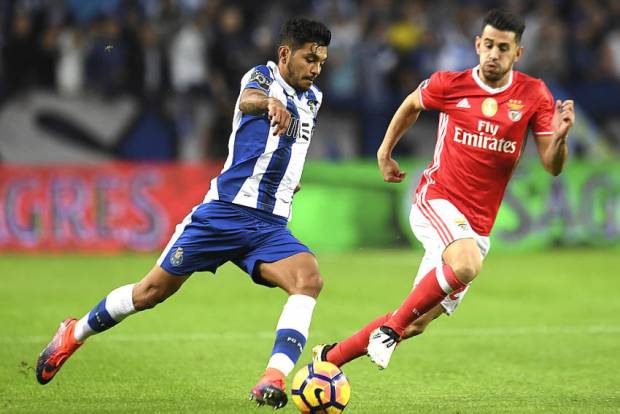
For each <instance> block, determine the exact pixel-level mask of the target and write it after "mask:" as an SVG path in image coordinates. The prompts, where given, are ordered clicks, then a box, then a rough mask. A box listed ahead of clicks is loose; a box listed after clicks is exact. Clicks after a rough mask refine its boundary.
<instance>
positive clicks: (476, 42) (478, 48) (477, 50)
mask: <svg viewBox="0 0 620 414" xmlns="http://www.w3.org/2000/svg"><path fill="white" fill-rule="evenodd" d="M474 43H475V45H476V54H477V55H478V56H480V44H481V43H482V38H481V37H480V36H476V41H475V42H474Z"/></svg>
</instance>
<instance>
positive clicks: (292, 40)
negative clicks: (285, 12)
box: [278, 17, 332, 50]
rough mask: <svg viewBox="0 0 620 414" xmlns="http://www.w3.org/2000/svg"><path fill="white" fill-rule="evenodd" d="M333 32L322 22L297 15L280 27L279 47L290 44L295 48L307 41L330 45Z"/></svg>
mask: <svg viewBox="0 0 620 414" xmlns="http://www.w3.org/2000/svg"><path fill="white" fill-rule="evenodd" d="M331 39H332V32H330V31H329V29H328V28H327V27H326V26H325V25H324V24H323V23H321V22H317V21H314V20H308V19H305V18H303V17H295V18H292V19H290V20H288V21H287V22H286V23H284V25H283V26H282V28H281V29H280V35H279V36H278V47H280V46H282V45H289V46H290V47H291V48H292V49H293V50H296V49H299V48H300V47H303V45H304V44H305V43H308V42H311V43H316V44H318V45H319V46H329V42H330V41H331Z"/></svg>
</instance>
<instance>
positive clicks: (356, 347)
mask: <svg viewBox="0 0 620 414" xmlns="http://www.w3.org/2000/svg"><path fill="white" fill-rule="evenodd" d="M390 316H392V312H389V313H387V314H385V315H383V316H380V317H378V318H377V319H375V320H374V321H372V322H370V323H369V324H368V325H366V326H364V327H363V328H362V329H360V330H359V331H357V332H356V333H354V334H353V335H351V336H350V337H348V338H347V339H345V340H344V341H341V342H338V343H337V344H336V346H334V347H333V348H332V349H330V350H329V352H328V353H327V360H328V361H329V362H331V363H332V364H334V365H336V366H339V367H340V366H342V365H344V364H346V363H347V362H349V361H353V360H354V359H355V358H359V357H361V356H362V355H366V348H367V347H368V338H369V337H370V333H371V332H372V331H374V330H375V329H377V328H378V327H380V326H381V325H383V324H384V323H385V322H386V321H387V320H388V319H390Z"/></svg>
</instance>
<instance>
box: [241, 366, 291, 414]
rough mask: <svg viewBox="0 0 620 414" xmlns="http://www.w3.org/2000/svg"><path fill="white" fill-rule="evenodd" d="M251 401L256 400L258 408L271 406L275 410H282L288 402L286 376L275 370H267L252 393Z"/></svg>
mask: <svg viewBox="0 0 620 414" xmlns="http://www.w3.org/2000/svg"><path fill="white" fill-rule="evenodd" d="M250 400H255V401H256V405H257V406H259V407H260V406H261V405H265V404H267V405H270V406H272V407H273V409H274V410H277V409H279V408H282V407H284V406H285V405H286V403H287V402H288V398H287V396H286V385H285V382H284V374H282V373H281V372H280V371H279V370H277V369H275V368H267V369H266V370H265V373H264V374H263V376H262V377H261V379H260V380H259V381H258V384H256V385H255V386H254V388H252V391H250Z"/></svg>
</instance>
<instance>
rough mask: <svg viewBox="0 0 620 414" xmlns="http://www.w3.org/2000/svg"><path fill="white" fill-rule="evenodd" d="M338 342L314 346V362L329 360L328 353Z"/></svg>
mask: <svg viewBox="0 0 620 414" xmlns="http://www.w3.org/2000/svg"><path fill="white" fill-rule="evenodd" d="M335 346H336V344H335V343H334V344H331V345H329V344H318V345H316V346H315V347H314V348H312V362H321V361H326V362H329V361H327V353H328V352H329V351H330V349H332V348H333V347H335Z"/></svg>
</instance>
